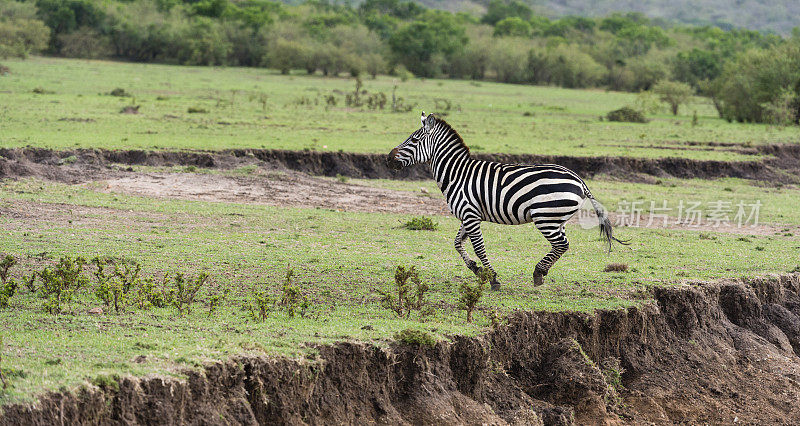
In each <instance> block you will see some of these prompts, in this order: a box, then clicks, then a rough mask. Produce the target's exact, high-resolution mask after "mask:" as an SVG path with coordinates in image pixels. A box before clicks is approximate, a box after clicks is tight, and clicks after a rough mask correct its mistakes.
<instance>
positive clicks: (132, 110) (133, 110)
mask: <svg viewBox="0 0 800 426" xmlns="http://www.w3.org/2000/svg"><path fill="white" fill-rule="evenodd" d="M119 113H120V114H138V113H139V105H127V106H124V107H122V109H121V110H119Z"/></svg>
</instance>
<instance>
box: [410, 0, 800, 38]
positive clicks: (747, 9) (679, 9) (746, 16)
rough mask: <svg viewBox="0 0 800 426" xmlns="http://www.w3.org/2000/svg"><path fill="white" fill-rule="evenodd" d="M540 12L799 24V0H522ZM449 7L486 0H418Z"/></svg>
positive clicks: (782, 27)
mask: <svg viewBox="0 0 800 426" xmlns="http://www.w3.org/2000/svg"><path fill="white" fill-rule="evenodd" d="M522 1H523V2H525V3H527V4H529V5H530V6H531V7H532V8H533V9H534V10H536V11H537V12H538V13H541V14H542V15H545V16H548V17H551V18H554V17H559V16H564V15H579V16H591V17H594V16H606V15H608V14H610V13H613V12H641V13H643V14H645V15H647V16H649V17H651V18H663V19H665V20H668V21H675V22H679V23H685V24H696V25H705V24H709V25H716V26H719V27H722V28H725V29H727V28H730V27H744V28H749V29H753V30H761V31H768V32H774V33H777V34H789V33H791V31H792V28H794V27H797V26H800V0H700V1H696V0H695V1H693V0H522ZM419 2H420V3H422V4H424V5H426V6H428V7H432V8H436V9H444V10H450V11H468V12H472V13H475V14H481V13H482V12H483V11H485V9H486V5H487V4H488V3H489V0H419Z"/></svg>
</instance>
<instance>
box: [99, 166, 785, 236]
mask: <svg viewBox="0 0 800 426" xmlns="http://www.w3.org/2000/svg"><path fill="white" fill-rule="evenodd" d="M91 187H92V188H98V189H99V190H101V191H106V192H118V193H125V194H130V195H138V196H146V197H157V198H174V199H184V200H198V201H212V202H232V203H247V204H262V205H271V206H282V207H311V208H315V207H317V208H327V209H333V210H341V211H355V212H380V213H397V214H410V215H448V214H450V212H449V210H448V208H447V204H446V202H445V201H444V199H443V198H442V197H441V196H440V195H438V194H436V195H435V196H429V195H426V194H424V193H422V192H420V193H414V192H410V191H397V190H391V189H383V188H374V187H369V186H363V185H355V184H349V183H342V182H338V181H332V180H329V179H320V178H317V177H312V176H308V175H306V174H304V173H297V172H291V171H285V172H281V173H275V172H263V173H261V174H260V175H259V176H251V177H238V176H226V175H220V174H195V173H126V174H124V176H122V177H115V178H112V179H107V180H103V181H99V182H96V183H92V184H91ZM432 191H433V192H437V191H438V190H437V189H432ZM609 216H610V217H611V219H612V223H619V221H618V220H617V219H618V217H617V215H616V214H614V213H610V214H609ZM627 222H630V221H627ZM627 222H626V223H627ZM570 223H573V224H577V223H578V220H577V218H573V219H571V221H570ZM662 224H663V221H656V222H653V223H648V221H647V220H646V218H645V220H642V221H641V222H640V223H639V225H638V226H633V227H641V228H652V229H671V230H689V231H710V232H720V233H732V234H741V235H764V236H766V235H775V234H783V233H786V232H788V231H785V229H787V228H788V229H790V231H793V232H794V233H797V234H800V227H798V226H796V225H766V224H760V225H757V226H742V227H739V226H737V225H736V224H734V223H727V224H726V223H722V224H720V225H719V226H714V225H711V224H707V223H704V224H700V225H698V224H689V223H675V221H674V220H670V221H669V223H668V225H667V226H663V225H662Z"/></svg>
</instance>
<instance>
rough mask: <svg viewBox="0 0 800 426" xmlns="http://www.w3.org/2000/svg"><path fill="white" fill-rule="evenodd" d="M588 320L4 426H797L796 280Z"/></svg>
mask: <svg viewBox="0 0 800 426" xmlns="http://www.w3.org/2000/svg"><path fill="white" fill-rule="evenodd" d="M653 298H654V299H655V301H654V302H652V303H650V304H647V305H644V306H641V307H632V308H628V309H620V310H614V311H596V312H595V313H594V314H581V313H565V312H556V313H553V312H533V313H518V314H515V315H513V316H512V317H511V318H510V319H509V322H508V324H507V325H501V326H499V327H497V328H496V329H494V330H492V331H489V332H488V333H487V334H485V335H482V336H478V337H453V338H452V339H451V340H450V341H445V342H439V343H437V344H436V345H435V346H434V347H425V346H418V345H415V344H411V345H402V344H397V343H394V344H391V345H390V347H388V348H383V347H378V346H374V345H372V344H368V343H339V344H335V345H326V346H320V347H318V356H317V358H316V359H314V360H290V359H285V358H270V357H234V358H233V359H231V360H227V361H220V362H216V363H212V364H209V365H207V366H205V368H204V369H203V371H195V370H191V371H187V372H186V375H187V377H188V378H187V379H186V380H177V379H174V378H163V377H145V378H134V377H127V378H123V379H122V380H121V382H120V384H119V387H118V388H116V387H102V388H97V387H87V388H83V389H81V390H78V391H76V392H75V393H52V394H49V395H46V396H44V397H42V398H41V400H40V402H39V403H38V404H37V405H36V406H29V405H14V406H8V407H5V412H4V413H3V414H0V425H12V424H20V423H25V424H108V423H126V424H133V423H139V424H196V423H203V424H220V425H222V424H367V423H369V424H372V423H377V424H453V425H455V424H496V425H501V424H520V425H537V424H538V425H542V424H544V425H567V424H581V425H583V424H621V423H632V424H676V423H683V424H698V423H705V424H708V423H712V424H733V423H742V424H787V425H788V424H798V423H800V405H798V404H797V401H799V400H800V357H798V354H800V275H783V276H773V277H766V278H760V279H747V280H743V281H722V282H716V283H705V284H695V285H685V286H679V287H657V288H655V289H654V290H653Z"/></svg>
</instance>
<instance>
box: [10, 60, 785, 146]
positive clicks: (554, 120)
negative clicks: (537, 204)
mask: <svg viewBox="0 0 800 426" xmlns="http://www.w3.org/2000/svg"><path fill="white" fill-rule="evenodd" d="M3 63H4V64H5V65H7V66H9V67H10V68H11V74H10V75H8V76H5V77H0V89H2V90H1V91H0V97H1V98H2V100H3V102H2V105H0V126H2V128H3V131H2V133H1V134H0V146H3V147H21V146H28V145H32V146H39V147H49V148H56V149H69V148H77V147H84V148H107V149H116V148H135V149H212V150H213V149H225V148H281V149H293V150H302V149H309V150H317V151H337V150H344V151H352V152H378V153H385V152H388V151H389V150H390V149H391V148H392V147H394V146H395V145H397V144H398V143H400V142H402V141H403V140H404V139H405V137H406V136H408V134H410V133H411V132H412V131H413V130H415V129H416V128H417V127H418V126H419V118H418V117H419V110H423V109H424V110H426V111H428V112H431V111H435V110H436V106H435V105H436V99H442V98H447V99H449V100H451V101H452V102H453V104H454V105H455V107H454V109H453V110H451V111H449V115H448V116H447V119H448V121H449V122H450V123H451V124H453V125H454V126H455V128H456V129H457V130H458V131H459V132H460V133H461V135H462V136H464V138H465V140H466V142H467V144H468V145H470V146H471V147H472V149H473V151H474V152H508V153H536V154H561V155H577V156H596V155H600V156H604V155H608V156H620V155H622V156H632V157H651V158H653V157H670V156H672V157H685V158H693V159H715V160H754V159H758V158H759V156H756V155H746V154H742V153H740V152H739V151H740V150H741V149H742V148H743V147H749V146H753V145H758V144H764V143H779V142H790V143H796V142H797V141H798V140H799V137H800V128H798V127H797V126H792V127H788V128H785V129H779V128H776V127H772V126H766V125H754V124H739V123H727V122H725V121H723V120H720V119H719V118H717V116H716V112H715V111H714V109H713V107H712V106H711V105H710V103H709V102H708V101H707V100H706V99H703V98H695V99H694V100H693V103H692V104H691V105H689V106H685V107H682V109H681V115H679V116H678V117H673V116H671V115H668V114H665V113H662V114H658V115H656V116H654V117H652V118H653V121H652V122H650V123H649V124H630V123H609V122H605V121H600V120H599V118H598V117H600V116H601V115H605V114H606V113H607V112H608V111H610V110H613V109H617V108H619V107H621V106H623V105H627V104H630V103H632V102H633V101H634V99H635V95H634V94H630V93H618V92H606V91H602V90H569V89H561V88H553V87H536V86H519V85H507V84H496V83H488V82H470V81H459V80H420V79H412V80H409V81H408V82H401V81H399V80H397V79H395V78H392V77H379V78H378V79H377V80H371V79H367V80H365V82H364V87H365V89H367V90H369V91H382V92H385V93H386V94H387V95H388V96H389V97H391V91H392V88H393V86H394V85H397V86H398V88H397V94H398V96H400V97H403V98H404V99H405V102H406V103H409V104H412V105H414V108H413V110H412V111H411V112H408V113H390V112H386V111H381V112H374V111H368V110H364V109H354V108H347V107H344V106H343V105H344V93H345V92H350V91H352V90H353V87H354V82H353V80H351V79H345V78H323V77H320V76H307V75H301V74H296V75H290V76H282V75H279V74H276V73H275V72H274V71H271V70H264V69H254V68H215V67H178V66H167V65H151V64H132V63H115V62H105V61H86V60H71V59H57V58H30V59H28V60H25V61H20V60H5V61H4V62H3ZM35 88H43V89H45V90H46V91H51V92H53V93H52V94H49V93H46V94H35V93H33V90H34V89H35ZM115 88H122V89H124V90H125V91H126V92H127V93H130V94H131V95H132V96H133V97H132V98H130V97H116V96H109V95H107V93H108V92H110V91H112V90H114V89H115ZM330 94H334V96H336V97H337V98H339V103H338V106H336V107H326V103H325V100H324V97H325V96H328V95H330ZM262 99H265V102H264V103H262ZM131 104H135V105H139V106H140V109H139V114H121V113H120V110H121V109H122V107H123V106H126V105H131ZM189 108H199V109H204V110H207V111H208V113H189V112H188V110H189ZM695 110H696V111H697V113H698V116H699V117H700V125H699V126H697V127H692V126H691V116H692V112H693V111H695ZM525 113H528V114H529V115H528V116H526V115H524V114H525ZM688 142H692V143H699V145H696V146H689V145H687V143H688ZM708 142H724V143H735V144H740V145H741V146H738V145H737V146H734V147H723V146H710V145H708V144H707V143H708Z"/></svg>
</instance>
